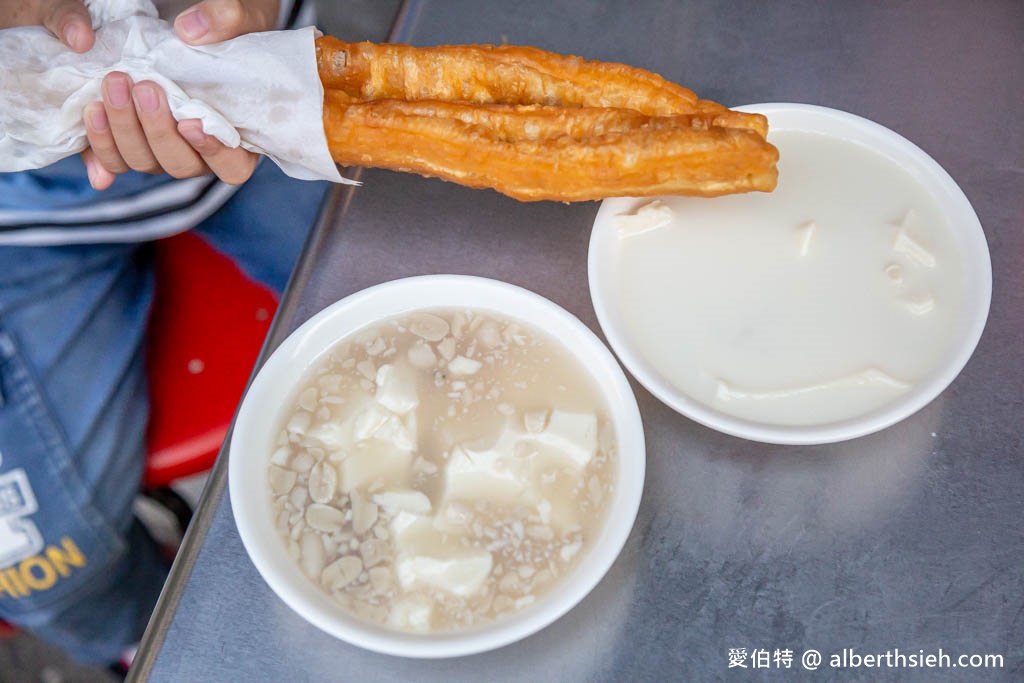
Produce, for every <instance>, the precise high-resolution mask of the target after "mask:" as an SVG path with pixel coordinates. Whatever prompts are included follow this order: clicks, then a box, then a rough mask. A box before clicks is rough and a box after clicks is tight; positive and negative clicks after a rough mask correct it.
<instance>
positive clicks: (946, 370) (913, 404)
mask: <svg viewBox="0 0 1024 683" xmlns="http://www.w3.org/2000/svg"><path fill="white" fill-rule="evenodd" d="M738 109H740V110H744V111H751V112H759V113H762V114H765V115H766V116H767V117H768V121H769V128H770V130H771V131H774V132H778V131H808V132H813V133H819V134H822V135H827V136H831V137H835V138H839V139H844V140H849V141H853V142H855V143H858V144H861V145H864V146H867V147H868V148H871V149H873V150H875V151H877V152H879V153H881V154H882V155H884V156H886V157H888V158H889V159H891V160H894V161H895V162H896V163H898V164H899V165H901V166H902V167H903V168H904V169H905V170H907V171H909V172H910V173H911V174H912V175H913V176H914V177H915V178H916V179H917V180H918V181H919V182H920V183H921V184H922V185H923V186H924V188H925V189H926V190H927V191H928V192H929V193H930V194H931V195H932V197H933V198H934V200H935V201H936V202H937V203H938V206H939V209H940V210H941V211H942V212H943V213H944V214H945V215H946V216H947V217H948V218H949V221H950V224H951V226H952V228H953V233H954V235H953V237H954V239H955V241H956V245H957V248H958V250H959V252H960V255H961V256H962V258H963V265H964V271H965V275H966V281H967V285H966V287H967V290H966V291H965V292H964V298H963V302H964V303H963V306H962V308H961V310H960V311H959V313H958V316H957V320H956V323H955V329H954V333H953V339H952V341H951V343H950V345H949V347H948V350H947V352H946V353H945V355H944V356H943V357H942V359H941V361H940V362H939V363H938V364H937V365H936V367H935V368H934V371H933V372H932V373H931V374H930V375H929V376H928V377H926V378H925V379H924V380H923V381H920V382H918V383H916V384H915V385H914V386H913V387H912V389H911V390H909V391H908V392H906V393H905V394H903V395H902V396H900V397H899V398H897V399H896V400H894V401H893V402H891V403H889V404H887V405H885V406H883V407H882V408H880V409H877V410H874V411H872V412H869V413H866V414H863V415H860V416H856V417H852V418H849V419H845V420H841V421H835V422H830V423H827V424H812V425H801V426H784V425H777V424H768V423H762V422H755V421H752V420H748V419H742V418H738V417H734V416H732V415H729V414H727V413H725V412H722V411H720V410H717V409H715V408H713V407H710V406H708V405H707V404H705V403H702V402H699V401H697V400H695V399H693V398H691V397H690V396H688V395H687V394H686V393H684V392H682V391H681V390H680V389H678V388H677V387H675V386H674V385H673V384H672V383H671V382H669V381H668V380H667V379H666V377H665V376H664V375H663V374H662V372H661V371H660V370H659V368H658V367H655V366H654V365H653V364H652V363H651V362H650V361H649V360H648V359H647V358H645V357H644V355H643V354H642V353H641V352H640V351H639V349H638V348H637V345H636V344H635V343H633V342H631V340H630V338H629V336H628V334H627V333H626V331H625V325H624V322H623V316H622V310H621V309H620V305H619V302H618V301H617V294H616V286H615V267H616V266H615V262H616V251H617V249H616V243H617V241H618V237H617V236H616V229H615V225H614V221H613V220H612V218H613V216H615V215H616V214H619V213H623V212H628V211H629V210H630V208H631V207H634V206H635V205H636V200H635V199H629V198H617V199H610V200H606V201H605V202H603V203H602V205H601V209H600V211H598V215H597V218H596V220H595V222H594V230H593V233H592V235H591V240H590V254H589V277H590V294H591V297H592V298H593V301H594V308H595V309H596V311H597V317H598V320H599V321H600V324H601V328H602V330H603V331H604V333H605V336H606V337H607V339H608V342H609V343H610V344H611V346H612V348H613V349H614V350H615V353H616V354H617V355H618V356H619V359H620V360H621V361H622V362H623V364H624V365H625V366H626V368H627V369H628V370H629V371H630V372H631V373H632V374H633V376H634V377H636V378H637V380H638V381H639V382H640V383H641V384H643V385H644V387H646V388H647V389H648V390H649V391H650V392H651V393H652V394H654V395H655V396H656V397H657V398H658V399H660V400H661V401H662V402H663V403H665V404H667V405H668V406H669V407H671V408H673V409H674V410H676V411H677V412H679V413H682V414H683V415H686V416H687V417H690V418H692V419H693V420H696V421H697V422H700V423H701V424H704V425H706V426H708V427H711V428H712V429H716V430H718V431H721V432H725V433H727V434H732V435H735V436H740V437H744V438H747V439H752V440H755V441H764V442H767V443H778V444H815V443H829V442H835V441H842V440H845V439H852V438H855V437H858V436H863V435H865V434H870V433H872V432H876V431H878V430H881V429H884V428H885V427H888V426H890V425H892V424H894V423H896V422H898V421H900V420H902V419H904V418H906V417H908V416H910V415H912V414H913V413H915V412H916V411H918V410H919V409H921V408H922V407H924V406H925V405H926V404H927V403H929V402H930V401H931V400H932V399H934V398H935V397H936V396H938V395H939V394H940V393H941V392H942V391H943V389H945V388H946V387H947V386H948V385H949V384H950V383H951V382H952V381H953V380H954V379H955V378H956V376H957V375H958V374H959V373H960V371H961V370H962V369H963V367H964V365H965V364H966V363H967V360H968V359H969V358H970V356H971V354H972V353H973V352H974V348H975V347H976V346H977V344H978V340H979V339H980V337H981V333H982V330H983V329H984V327H985V321H986V319H987V317H988V310H989V302H990V300H991V295H992V266H991V262H990V259H989V252H988V245H987V243H986V241H985V235H984V233H983V232H982V229H981V224H980V223H979V222H978V217H977V215H976V214H975V213H974V209H973V208H972V207H971V204H970V202H969V201H968V200H967V197H966V196H965V195H964V193H963V191H962V190H961V189H960V187H959V186H957V184H956V182H955V181H954V180H953V179H952V178H951V177H950V176H949V174H948V173H946V171H945V170H944V169H943V168H942V167H941V166H939V164H938V163H937V162H936V161H935V160H934V159H932V158H931V157H930V156H928V155H927V154H926V153H925V152H924V151H922V150H921V149H920V148H919V147H917V146H916V145H914V144H913V143H912V142H910V141H909V140H907V139H906V138H904V137H902V136H900V135H898V134H897V133H894V132H893V131H891V130H889V129H888V128H885V127H883V126H881V125H879V124H877V123H874V122H872V121H869V120H867V119H864V118H861V117H859V116H855V115H853V114H849V113H846V112H842V111H838V110H835V109H828V108H825V107H818V106H813V105H807V104H755V105H749V106H746V107H738ZM770 137H771V134H769V139H770ZM695 295H697V296H699V292H697V293H695Z"/></svg>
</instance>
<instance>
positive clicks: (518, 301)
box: [228, 275, 646, 658]
mask: <svg viewBox="0 0 1024 683" xmlns="http://www.w3.org/2000/svg"><path fill="white" fill-rule="evenodd" d="M427 308H472V309H477V310H484V311H490V312H492V313H495V314H498V315H500V316H503V317H506V318H515V319H518V320H521V321H524V322H527V323H529V324H531V325H533V326H534V327H536V328H538V329H540V330H543V331H544V332H546V333H547V334H549V335H550V336H552V337H554V338H555V339H557V340H558V341H560V342H561V343H562V344H563V345H564V346H565V347H566V348H567V349H568V350H569V351H570V352H571V353H573V354H574V355H575V356H576V358H577V359H578V360H579V361H580V363H581V365H582V366H583V367H584V368H585V369H586V370H587V371H588V372H589V374H590V376H591V377H592V378H593V381H594V383H595V385H596V386H597V387H598V389H599V391H600V392H601V394H602V396H603V397H604V401H605V404H606V406H607V409H608V414H609V419H611V421H612V423H613V425H614V429H615V434H616V437H617V444H618V453H619V456H618V465H617V471H616V473H615V476H616V479H615V492H614V495H613V497H612V500H611V501H610V503H609V507H608V509H607V510H606V513H605V514H606V515H607V516H606V519H605V522H604V525H603V526H602V528H601V531H600V534H599V536H598V537H597V538H595V539H592V540H591V546H590V551H589V553H588V554H587V555H586V556H584V557H583V558H582V559H581V561H580V562H579V564H578V565H577V567H576V569H575V571H574V572H573V573H572V574H571V575H569V576H566V577H563V578H562V581H561V583H559V584H557V585H556V586H555V588H554V589H553V590H551V591H550V592H548V593H547V594H546V595H544V596H542V597H541V598H539V599H538V600H537V601H536V602H535V603H534V604H533V605H531V606H529V607H527V608H525V609H523V610H521V611H519V612H517V613H515V614H513V615H510V616H506V617H504V618H502V619H500V620H498V621H496V622H493V623H491V624H489V625H485V626H482V627H479V628H475V629H471V630H465V631H458V632H452V633H446V634H436V635H419V634H409V633H402V632H398V631H393V630H390V629H386V628H383V627H377V626H374V625H371V624H369V623H367V622H364V621H361V620H359V619H357V618H355V617H353V616H351V615H350V614H349V613H348V612H347V611H345V610H344V609H343V608H342V607H340V606H338V605H336V604H335V603H334V602H333V601H332V600H331V599H330V598H329V596H328V595H327V594H326V593H325V592H324V591H323V590H321V589H320V588H319V587H318V586H315V585H314V584H313V583H312V582H311V581H309V580H308V579H307V578H306V577H305V576H304V575H303V573H302V571H301V570H300V569H299V567H298V565H297V564H296V563H295V562H294V561H293V560H292V559H291V557H289V556H288V554H287V552H286V551H285V548H284V545H283V543H282V541H281V539H280V538H279V536H278V533H277V531H276V530H275V528H274V523H273V520H272V519H271V512H270V501H269V496H268V490H269V489H268V485H267V465H268V464H269V462H270V455H271V452H272V451H273V447H274V442H275V439H276V437H277V434H278V432H279V431H280V428H281V423H282V421H283V417H284V415H283V411H284V408H285V401H286V400H287V398H288V397H289V396H291V395H293V393H294V391H295V389H296V383H297V382H300V381H301V380H302V379H303V377H304V375H305V374H306V372H307V371H308V370H309V369H310V368H311V366H313V365H314V364H315V363H316V362H317V360H318V359H319V358H320V357H321V356H322V355H323V354H325V353H326V352H328V351H329V350H330V349H331V348H332V347H333V346H334V345H335V344H336V343H337V342H339V341H340V340H341V339H343V338H344V337H347V336H348V335H350V334H352V333H353V332H355V331H357V330H359V329H361V328H363V327H366V326H367V325H370V324H372V323H374V322H377V321H380V320H384V319H387V318H392V317H394V316H398V315H402V314H405V313H409V312H411V311H416V310H422V309H427ZM645 463H646V461H645V450H644V434H643V425H642V424H641V422H640V411H639V410H638V408H637V404H636V399H635V397H634V396H633V392H632V390H631V389H630V387H629V383H628V382H627V380H626V377H625V375H624V374H623V372H622V370H621V369H620V368H619V365H618V363H617V362H616V361H615V358H614V356H612V354H611V352H610V351H608V349H607V348H606V347H605V346H604V344H602V343H601V341H600V340H599V339H598V338H597V336H595V335H594V333H593V332H591V331H590V330H589V329H588V328H587V327H586V326H585V325H584V324H583V323H581V322H580V321H579V320H578V319H576V318H575V317H574V316H573V315H571V314H570V313H568V312H567V311H566V310H565V309H563V308H560V307H559V306H557V305H555V304H554V303H552V302H550V301H548V300H547V299H545V298H543V297H541V296H539V295H537V294H534V293H533V292H530V291H527V290H525V289H522V288H519V287H515V286H513V285H509V284H506V283H503V282H498V281H496V280H488V279H484V278H478V277H468V276H461V275H428V276H422V277H412V278H406V279H403V280H395V281H392V282H387V283H384V284H382V285H378V286H376V287H371V288H369V289H366V290H363V291H361V292H357V293H355V294H352V295H351V296H348V297H346V298H345V299H342V300H341V301H338V302H337V303H335V304H333V305H331V306H329V307H327V308H326V309H324V310H323V311H321V312H320V313H318V314H317V315H316V316H314V317H313V318H311V319H310V320H309V321H308V322H306V323H305V324H304V325H302V327H300V328H299V329H297V330H296V331H295V332H293V333H292V334H291V335H290V336H289V337H288V338H287V339H286V340H285V341H284V343H282V344H281V346H280V347H279V348H278V349H277V350H276V351H274V353H273V354H272V355H271V356H270V358H269V359H268V360H267V362H266V364H265V365H264V366H263V368H262V369H261V370H260V371H259V373H258V374H257V376H256V378H255V380H254V381H253V383H252V386H251V387H250V388H249V391H248V392H247V393H246V396H245V399H244V400H243V402H242V406H241V408H240V410H239V413H238V417H237V419H236V420H235V428H234V432H233V433H232V436H231V449H230V461H229V463H228V486H229V490H230V494H231V507H232V510H233V512H234V516H235V523H236V524H237V526H238V532H239V535H240V536H241V537H242V542H243V543H244V545H245V548H246V550H247V551H248V553H249V556H250V557H251V558H252V561H253V564H255V565H256V568H257V569H258V570H259V572H260V574H261V575H262V576H263V578H264V579H265V580H266V582H267V583H268V584H269V585H270V587H271V588H272V589H273V590H274V592H275V593H277V595H278V596H280V598H281V599H282V600H284V601H285V603H287V604H288V606H289V607H291V608H292V609H293V610H295V611H296V612H298V613H299V614H300V615H301V616H302V617H304V618H305V619H306V620H308V621H309V622H310V623H312V624H314V625H315V626H318V627H319V628H321V629H323V630H324V631H326V632H327V633H330V634H331V635H333V636H336V637H338V638H341V639H342V640H345V641H348V642H349V643H352V644H353V645H358V646H360V647H363V648H366V649H368V650H374V651H376V652H382V653H385V654H392V655H400V656H406V657H423V658H439V657H454V656H458V655H467V654H472V653H476V652H482V651H485V650H490V649H494V648H497V647H501V646H502V645H507V644H509V643H512V642H514V641H516V640H519V639H521V638H525V637H526V636H528V635H530V634H532V633H534V632H536V631H538V630H540V629H542V628H544V627H545V626H547V625H548V624H550V623H551V622H553V621H555V620H556V619H558V618H559V617H560V616H562V615H563V614H565V613H566V612H568V611H569V610H570V609H572V607H573V606H574V605H576V603H578V602H579V601H580V600H582V599H583V598H584V597H585V596H586V595H587V593H589V592H590V591H591V589H593V588H594V586H596V585H597V583H598V581H600V580H601V577H602V576H604V574H605V572H607V571H608V568H609V567H611V565H612V562H614V561H615V558H616V557H617V556H618V554H619V551H620V550H621V549H622V546H623V544H624V543H625V542H626V538H627V537H628V536H629V533H630V530H631V528H632V526H633V521H634V519H635V518H636V513H637V509H638V508H639V506H640V496H641V493H642V491H643V483H644V470H645Z"/></svg>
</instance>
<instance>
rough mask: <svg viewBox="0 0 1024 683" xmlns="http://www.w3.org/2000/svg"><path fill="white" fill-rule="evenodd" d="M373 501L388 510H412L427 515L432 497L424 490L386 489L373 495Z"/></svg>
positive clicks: (392, 511)
mask: <svg viewBox="0 0 1024 683" xmlns="http://www.w3.org/2000/svg"><path fill="white" fill-rule="evenodd" d="M373 502H374V503H376V504H377V505H380V506H381V507H382V508H384V509H385V510H387V511H388V512H390V513H392V514H395V515H397V514H398V513H399V512H411V513H413V514H418V515H425V514H427V513H429V512H430V508H431V506H430V499H429V498H427V495H426V494H425V493H423V492H422V491H385V492H384V493H378V494H376V495H374V496H373Z"/></svg>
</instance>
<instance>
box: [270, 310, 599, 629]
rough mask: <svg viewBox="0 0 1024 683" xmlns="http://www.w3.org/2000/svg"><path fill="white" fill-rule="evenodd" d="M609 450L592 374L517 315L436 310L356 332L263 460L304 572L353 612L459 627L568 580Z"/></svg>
mask: <svg viewBox="0 0 1024 683" xmlns="http://www.w3.org/2000/svg"><path fill="white" fill-rule="evenodd" d="M615 458H616V443H615V435H614V432H613V428H612V426H611V423H610V421H609V419H608V415H607V409H606V407H605V405H604V402H603V399H602V398H601V396H600V394H599V392H598V391H597V389H596V387H595V385H594V383H593V382H592V380H591V378H590V376H589V375H588V374H587V372H586V371H585V370H584V368H583V367H582V366H581V365H580V363H579V362H578V361H577V360H576V358H574V357H573V355H572V354H571V353H570V351H569V350H568V349H566V348H565V347H564V346H563V345H562V344H561V343H559V342H558V341H556V340H555V339H553V338H552V337H550V336H548V335H546V334H545V333H543V332H541V331H540V330H537V329H534V328H533V327H531V326H530V325H528V324H526V323H523V322H521V321H517V320H511V319H506V318H502V317H499V316H497V315H495V314H492V313H488V312H482V311H473V310H432V311H423V312H416V313H413V314H409V315H405V316H401V317H397V318H393V319H390V320H386V321H383V322H380V323H376V324H374V325H372V326H370V327H368V328H364V329H363V330H360V331H359V332H357V333H355V334H354V335H352V336H350V337H349V338H346V339H344V340H342V341H341V342H340V343H339V344H338V345H336V346H335V347H334V348H333V349H332V350H331V351H330V352H329V353H328V354H327V355H326V356H325V357H324V358H322V359H321V360H320V361H319V363H318V364H317V365H315V366H314V367H313V368H312V369H311V370H310V372H309V373H308V374H307V375H306V376H305V377H304V378H303V381H302V382H301V383H300V385H299V389H298V390H297V391H296V392H295V394H294V395H293V396H292V398H291V400H290V402H289V406H288V408H287V410H286V412H285V417H284V419H283V422H282V425H281V430H280V434H279V436H278V440H277V443H276V447H275V449H274V451H273V455H272V456H271V460H270V463H269V465H268V467H269V470H268V482H269V491H268V494H269V504H270V507H271V513H272V515H273V516H274V520H275V523H276V527H277V530H278V531H279V533H280V534H281V539H282V541H283V546H282V552H287V553H289V554H290V555H291V556H292V557H293V558H294V560H295V561H296V563H297V566H298V568H299V569H300V570H301V571H302V572H303V573H304V574H305V575H306V576H307V577H308V578H309V579H310V580H311V581H313V582H315V583H316V584H317V585H319V586H320V587H321V588H322V589H323V591H324V592H325V593H326V594H327V595H329V596H331V598H333V599H334V600H335V601H336V602H337V603H338V604H340V605H341V606H343V607H344V608H345V609H347V610H348V611H350V612H351V613H352V614H354V615H356V616H357V617H359V618H362V619H364V620H367V621H370V622H372V623H375V624H380V625H385V626H388V627H391V628H394V629H397V630H401V631H413V632H423V633H437V632H445V631H452V630H458V629H465V628H470V627H473V626H476V625H480V624H484V623H487V622H489V621H492V620H494V619H496V618H499V617H501V616H502V615H505V614H510V613H513V612H516V611H518V610H521V609H524V608H526V607H527V606H528V605H530V604H532V603H533V602H534V601H535V600H537V598H538V597H540V596H541V595H543V594H544V593H545V592H547V591H549V590H551V589H552V588H554V587H555V586H556V585H557V584H558V582H559V581H561V580H563V579H564V578H565V577H566V575H568V574H569V573H571V572H572V571H573V568H574V567H575V565H576V564H577V563H578V562H579V561H580V559H581V558H582V557H583V556H584V555H585V554H586V552H587V551H588V549H589V544H590V543H591V541H592V540H593V539H594V538H595V537H596V536H597V534H598V533H599V531H600V528H601V525H602V524H603V522H604V518H605V514H604V510H605V507H606V503H607V502H608V501H609V500H610V498H611V494H612V491H613V487H614V485H615V482H614V472H615Z"/></svg>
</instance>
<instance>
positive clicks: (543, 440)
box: [523, 410, 597, 468]
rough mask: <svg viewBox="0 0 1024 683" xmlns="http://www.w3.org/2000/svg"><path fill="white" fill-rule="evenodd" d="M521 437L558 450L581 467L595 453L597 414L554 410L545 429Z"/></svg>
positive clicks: (584, 465)
mask: <svg viewBox="0 0 1024 683" xmlns="http://www.w3.org/2000/svg"><path fill="white" fill-rule="evenodd" d="M523 439H525V440H528V441H533V442H535V443H538V444H541V445H543V446H547V447H548V448H550V449H553V450H555V451H558V452H559V453H560V454H562V455H565V456H566V457H567V458H569V459H570V460H572V462H573V463H574V464H575V465H576V466H578V467H580V468H583V467H586V466H587V463H589V462H590V461H591V459H593V457H594V455H595V454H596V453H597V416H596V415H594V414H592V413H570V412H566V411H564V410H555V411H552V413H551V417H550V418H549V419H548V426H547V429H545V430H544V431H542V432H540V433H538V434H524V435H523Z"/></svg>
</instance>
